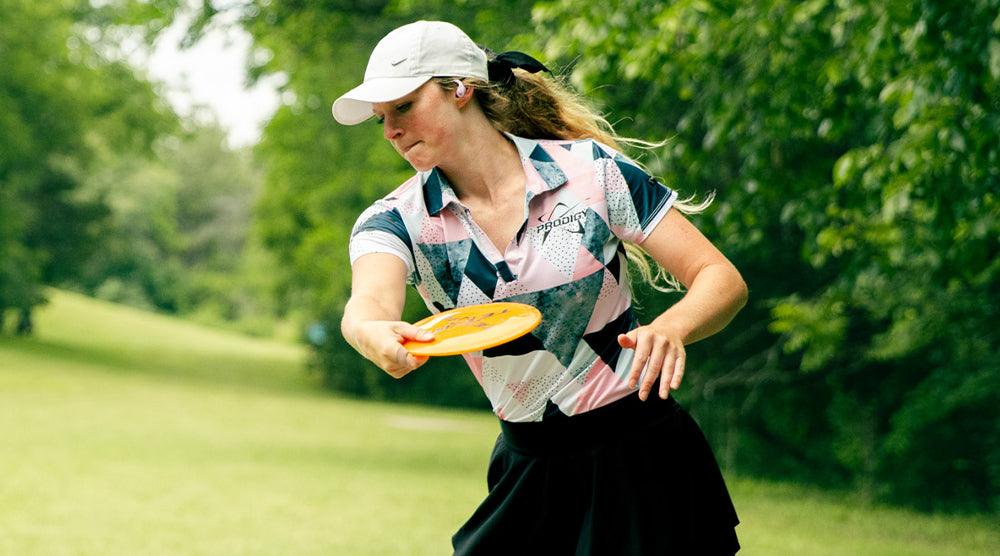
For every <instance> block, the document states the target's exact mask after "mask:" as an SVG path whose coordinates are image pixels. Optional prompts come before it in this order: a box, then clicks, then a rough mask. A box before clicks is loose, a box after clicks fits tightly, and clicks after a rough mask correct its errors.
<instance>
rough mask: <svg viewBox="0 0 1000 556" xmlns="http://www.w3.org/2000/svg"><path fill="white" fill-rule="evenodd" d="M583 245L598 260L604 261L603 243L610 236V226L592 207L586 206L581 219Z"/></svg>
mask: <svg viewBox="0 0 1000 556" xmlns="http://www.w3.org/2000/svg"><path fill="white" fill-rule="evenodd" d="M583 230H584V231H583V240H584V247H586V248H587V251H590V254H591V255H593V256H594V258H595V259H597V260H598V261H600V262H602V263H603V262H604V244H605V243H606V242H607V241H608V238H610V237H611V228H608V225H607V223H605V222H604V219H603V218H601V217H600V215H598V214H597V213H596V212H594V211H593V210H592V209H590V208H588V209H587V212H586V215H585V216H584V221H583Z"/></svg>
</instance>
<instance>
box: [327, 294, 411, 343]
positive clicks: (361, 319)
mask: <svg viewBox="0 0 1000 556" xmlns="http://www.w3.org/2000/svg"><path fill="white" fill-rule="evenodd" d="M401 316H402V307H400V306H398V304H395V303H386V302H385V301H384V300H382V299H379V298H376V297H373V296H370V295H352V296H351V298H350V299H349V300H348V301H347V304H346V305H345V306H344V316H343V318H342V319H341V320H340V332H341V334H343V335H344V339H345V340H347V343H349V344H351V346H353V347H354V348H355V349H358V344H357V340H356V338H357V328H358V325H360V324H363V323H366V322H371V321H398V320H399V319H400V317H401Z"/></svg>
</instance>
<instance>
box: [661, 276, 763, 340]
mask: <svg viewBox="0 0 1000 556" xmlns="http://www.w3.org/2000/svg"><path fill="white" fill-rule="evenodd" d="M747 296H748V293H747V286H746V283H745V282H744V281H743V278H742V277H741V276H740V273H739V271H737V270H736V269H735V268H734V267H733V266H732V265H730V264H728V263H716V264H710V265H707V266H705V267H704V268H702V269H701V271H700V272H698V274H697V275H696V276H695V279H694V280H693V281H692V282H691V285H690V287H688V291H687V293H686V294H685V295H684V297H683V298H681V300H680V301H678V302H677V303H675V304H674V305H673V306H672V307H670V308H669V309H667V310H666V311H665V312H664V313H663V314H661V315H660V316H659V317H657V318H656V319H655V320H654V321H653V322H652V323H650V324H651V325H654V326H656V325H664V326H669V327H673V328H675V329H676V330H679V332H680V334H681V337H682V338H683V340H684V344H692V343H694V342H697V341H698V340H702V339H704V338H707V337H709V336H711V335H713V334H715V333H716V332H719V331H720V330H722V329H723V328H725V327H726V325H727V324H729V322H730V321H731V320H733V317H735V316H736V313H738V312H739V311H740V309H742V308H743V306H744V305H746V302H747Z"/></svg>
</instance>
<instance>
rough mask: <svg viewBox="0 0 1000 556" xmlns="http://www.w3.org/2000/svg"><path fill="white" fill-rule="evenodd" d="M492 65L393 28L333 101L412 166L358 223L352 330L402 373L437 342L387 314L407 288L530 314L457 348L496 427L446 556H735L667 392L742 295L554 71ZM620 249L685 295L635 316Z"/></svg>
mask: <svg viewBox="0 0 1000 556" xmlns="http://www.w3.org/2000/svg"><path fill="white" fill-rule="evenodd" d="M490 56H492V55H488V54H487V53H486V52H485V51H484V50H482V49H480V48H479V47H477V46H476V45H475V44H474V43H473V42H472V41H471V40H470V39H469V37H467V36H466V35H465V33H463V32H462V31H461V30H460V29H458V28H457V27H455V26H453V25H451V24H448V23H442V22H426V21H420V22H416V23H412V24H409V25H405V26H403V27H400V28H398V29H396V30H394V31H392V32H391V33H389V34H388V35H387V36H386V37H385V38H383V39H382V41H381V42H379V44H378V45H377V46H376V47H375V50H374V51H373V52H372V55H371V58H370V59H369V63H368V68H367V70H366V72H365V80H364V82H363V83H362V84H361V85H359V86H358V87H356V88H355V89H353V90H351V91H350V92H348V93H346V94H344V95H343V96H341V97H340V98H339V99H337V101H336V102H335V103H334V105H333V113H334V117H335V118H336V119H337V120H338V121H339V122H341V123H343V124H348V125H351V124H356V123H359V122H361V121H364V120H366V119H368V118H370V117H372V116H374V117H377V118H378V119H379V120H380V121H381V122H382V125H383V127H384V129H383V131H384V134H385V138H386V139H387V140H388V141H389V142H390V143H392V145H393V147H395V149H396V150H397V151H398V152H399V154H400V155H401V156H402V157H403V158H405V159H406V160H407V161H408V162H409V163H410V164H411V165H412V166H413V167H414V169H415V170H417V174H416V175H415V176H413V177H412V178H411V179H409V180H407V181H406V182H405V183H404V184H402V185H401V186H400V187H399V188H397V189H396V190H395V191H393V192H392V193H390V194H389V195H388V196H386V197H384V198H383V199H380V200H378V201H376V202H375V203H374V204H373V205H372V206H371V207H370V208H369V209H368V210H366V211H365V212H364V213H363V214H362V215H361V216H360V217H359V218H358V221H357V224H356V225H355V227H354V230H353V232H352V237H351V260H352V269H353V285H352V288H353V289H352V294H351V299H350V301H348V303H347V306H346V307H345V310H344V319H343V322H342V331H343V334H344V337H345V338H346V339H347V341H348V342H349V343H350V344H351V345H352V346H354V348H355V349H357V350H358V352H359V353H361V354H362V355H364V356H365V357H366V358H368V359H369V360H371V361H372V362H374V363H375V364H376V365H378V366H379V367H381V368H382V369H384V370H385V371H386V372H387V373H389V374H390V375H392V376H393V377H397V378H399V377H402V376H404V375H406V374H407V373H409V372H411V371H413V370H414V369H416V368H417V367H419V366H420V365H422V364H423V363H424V362H425V361H426V358H419V357H415V356H413V355H411V354H409V353H407V352H406V350H404V349H403V348H402V346H401V342H402V341H404V340H406V339H416V340H423V341H426V340H429V339H431V336H430V334H429V333H428V332H425V331H421V330H420V329H418V328H416V327H414V326H413V325H411V324H408V323H405V322H401V321H400V320H399V319H400V316H401V314H402V309H403V301H404V290H405V285H406V284H407V283H408V284H411V285H413V286H415V287H416V289H417V290H418V292H419V293H420V295H421V296H422V297H423V299H424V301H425V302H426V303H427V306H428V308H430V309H431V310H432V311H435V312H437V311H441V310H445V309H449V308H452V307H456V306H462V305H469V304H474V303H485V302H490V301H499V300H506V301H519V302H523V303H528V304H530V305H533V306H535V307H537V308H538V309H539V310H540V311H541V312H542V315H543V318H542V324H541V325H540V326H539V327H538V328H537V329H535V330H534V331H533V332H532V333H531V334H529V335H527V336H524V337H522V338H521V339H518V340H515V341H513V342H510V343H508V344H505V345H502V346H498V347H496V348H491V349H488V350H485V351H482V352H478V353H473V354H467V355H466V356H465V359H466V361H467V362H468V364H469V366H470V368H471V369H472V372H473V373H474V374H475V376H476V378H477V379H478V380H479V382H480V384H481V385H482V387H483V390H484V391H485V393H486V395H487V396H488V397H489V399H490V401H491V403H492V405H493V408H494V411H495V412H496V414H497V415H498V416H499V418H500V424H501V430H502V434H501V435H500V437H499V438H498V439H497V444H496V447H495V448H494V451H493V454H492V456H491V459H490V466H489V472H488V477H487V482H488V485H489V494H488V495H487V498H486V499H485V500H484V501H483V503H482V504H481V505H480V506H479V508H478V509H477V510H476V511H475V512H474V514H473V515H472V516H471V518H470V519H469V520H468V522H467V523H465V525H463V526H462V527H461V529H460V530H459V531H458V532H457V533H456V534H455V536H454V538H453V539H452V542H453V544H454V547H455V552H456V554H501V553H504V554H506V553H510V552H511V551H514V550H520V551H522V552H524V551H526V552H528V553H548V554H594V555H597V554H614V555H622V554H668V553H669V554H732V553H735V552H736V551H737V550H739V544H738V542H737V539H736V535H735V532H734V527H735V526H736V524H737V523H738V520H737V517H736V513H735V510H734V509H733V506H732V503H731V501H730V499H729V495H728V492H727V490H726V487H725V484H724V482H723V480H722V476H721V473H720V472H719V468H718V465H717V464H716V461H715V459H714V457H713V455H712V453H711V450H710V449H709V447H708V445H707V443H706V442H705V439H704V437H703V436H702V434H701V431H700V430H699V429H698V427H697V425H696V424H695V423H694V422H693V421H692V420H691V418H690V417H689V416H688V414H687V413H686V412H685V411H684V410H683V409H681V408H680V407H679V406H678V405H677V404H676V402H674V401H673V399H672V398H670V397H669V393H670V390H671V389H676V388H678V387H679V386H680V383H681V379H682V377H683V375H684V367H685V360H684V358H685V356H684V345H685V344H689V343H691V342H695V341H697V340H699V339H701V338H705V337H707V336H709V335H711V334H714V333H715V332H718V331H719V330H721V329H722V328H723V327H724V326H725V325H726V324H727V323H728V322H729V321H730V320H731V319H732V317H733V316H734V315H735V314H736V312H737V311H739V309H740V308H741V307H742V306H743V305H744V304H745V303H746V298H747V288H746V285H745V284H744V282H743V280H742V278H741V277H740V274H739V272H738V271H737V270H736V269H735V268H734V267H733V265H732V264H731V263H730V262H729V261H728V260H727V259H726V258H725V257H724V256H723V255H722V254H721V253H720V252H719V251H718V250H717V249H716V248H715V247H714V246H712V244H711V243H710V242H709V241H708V240H707V239H705V237H704V236H703V235H702V234H701V233H700V232H698V230H697V229H695V228H694V227H693V226H692V225H691V224H690V223H689V222H688V221H687V219H686V218H685V217H684V216H683V215H682V214H681V212H680V211H679V210H676V209H684V210H691V209H692V207H690V206H688V205H685V204H684V203H682V202H679V201H677V194H676V192H674V191H672V190H670V189H669V188H667V187H665V186H664V185H663V184H661V183H659V182H658V181H656V180H655V179H653V178H651V177H650V176H649V175H648V174H646V173H645V172H644V171H643V170H642V169H641V168H640V167H639V166H638V165H637V164H635V163H634V162H633V161H631V160H630V159H628V158H626V157H625V156H623V155H622V154H620V153H619V151H618V149H617V148H616V145H617V144H618V143H619V142H621V141H622V140H621V139H620V138H617V137H616V136H615V135H614V134H613V132H611V131H610V126H608V125H607V124H606V122H604V120H602V119H601V118H600V117H598V116H596V115H595V114H593V113H592V112H590V111H589V110H588V109H587V108H586V107H585V105H584V104H582V103H581V102H579V101H577V100H576V99H575V98H574V97H573V96H572V95H571V94H570V93H569V92H568V91H567V90H566V89H564V88H562V87H561V86H560V85H559V84H558V83H557V82H555V81H554V80H553V79H551V78H548V77H545V76H544V75H542V73H541V72H542V70H544V71H547V70H546V69H545V68H544V66H542V65H541V64H540V63H539V62H537V61H535V60H533V59H531V58H529V57H528V56H526V55H523V54H520V53H505V54H502V55H499V56H493V59H492V60H488V57H490ZM672 207H673V208H675V210H670V209H671V208H672ZM626 244H627V245H630V247H628V249H629V250H634V249H635V247H634V246H635V245H638V246H639V248H641V249H642V251H644V252H645V253H647V254H648V255H649V256H651V257H652V259H653V260H655V262H656V263H657V264H658V265H659V266H660V267H661V268H662V269H663V270H665V271H666V272H668V273H669V274H670V275H672V276H673V277H675V278H676V279H677V280H678V281H680V282H681V283H683V285H684V286H686V288H687V293H686V294H685V295H684V297H683V298H682V299H681V300H680V301H678V302H677V303H675V304H674V305H673V306H671V307H670V308H669V309H668V310H666V311H665V312H664V313H663V314H662V315H660V316H659V317H657V318H656V319H655V320H653V321H652V322H650V323H648V324H646V325H641V326H640V325H639V323H638V322H637V321H636V318H635V316H634V314H633V312H632V309H631V294H630V288H629V285H628V281H627V276H626V272H625V271H626V267H627V264H626V261H625V251H626V249H625V247H623V245H626ZM638 260H639V262H640V266H639V268H640V270H642V261H644V260H646V259H644V258H640V259H638ZM645 264H646V266H645V274H647V275H649V274H650V272H649V270H650V269H649V264H648V262H647V263H645ZM636 392H637V393H636Z"/></svg>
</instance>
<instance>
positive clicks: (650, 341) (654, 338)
mask: <svg viewBox="0 0 1000 556" xmlns="http://www.w3.org/2000/svg"><path fill="white" fill-rule="evenodd" d="M640 247H642V249H643V250H645V251H646V252H647V253H649V255H650V256H651V257H653V259H654V260H656V262H658V263H659V264H660V266H662V267H663V268H664V269H665V270H666V271H667V272H669V273H670V274H671V275H673V276H674V277H675V278H677V280H679V281H680V282H681V283H682V284H684V286H685V288H687V293H685V294H684V297H682V298H681V299H680V301H678V302H677V303H675V304H674V305H673V306H671V307H670V308H669V309H667V310H666V311H664V312H663V314H661V315H660V316H658V317H656V319H655V320H653V322H651V323H649V324H647V325H644V326H640V327H638V328H636V329H634V330H631V331H629V332H628V334H621V335H619V336H618V343H619V345H621V346H622V347H623V348H626V349H634V350H635V356H634V358H633V360H632V369H631V371H630V372H629V378H628V380H629V386H630V387H633V388H634V387H635V385H636V384H637V383H638V382H639V378H640V375H642V373H643V369H644V368H645V375H644V376H642V384H641V385H640V387H639V398H640V399H643V400H645V399H647V398H648V397H649V392H650V391H651V390H652V389H653V386H654V384H655V383H656V379H657V378H659V379H660V388H659V392H660V397H661V398H664V399H666V398H667V396H668V395H669V394H670V389H671V388H672V389H674V390H676V389H677V388H679V387H680V385H681V378H682V377H683V376H684V359H685V352H684V346H685V345H687V344H691V343H694V342H697V341H698V340H701V339H702V338H707V337H709V336H711V335H712V334H715V333H716V332H718V331H720V330H722V329H723V328H724V327H725V326H726V325H727V324H729V321H731V320H732V319H733V317H734V316H736V313H738V312H739V310H740V309H741V308H743V306H744V305H746V302H747V295H748V292H747V285H746V282H744V281H743V277H742V276H740V273H739V271H738V270H736V267H735V266H733V263H731V262H729V259H727V258H726V256H725V255H723V254H722V252H720V251H719V250H718V249H717V248H716V247H715V246H714V245H712V242H710V241H709V240H708V239H707V238H706V237H705V236H704V235H703V234H702V233H701V232H700V231H698V229H697V228H695V227H694V225H693V224H691V222H689V221H688V219H687V218H685V217H684V215H683V214H681V213H680V212H679V211H678V210H676V209H673V210H670V211H668V212H667V214H666V215H665V216H664V217H663V220H661V221H660V222H659V224H657V226H656V228H654V229H653V231H652V233H650V234H649V237H647V238H646V239H645V241H643V242H642V243H641V244H640Z"/></svg>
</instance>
